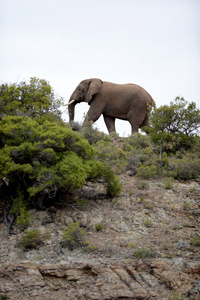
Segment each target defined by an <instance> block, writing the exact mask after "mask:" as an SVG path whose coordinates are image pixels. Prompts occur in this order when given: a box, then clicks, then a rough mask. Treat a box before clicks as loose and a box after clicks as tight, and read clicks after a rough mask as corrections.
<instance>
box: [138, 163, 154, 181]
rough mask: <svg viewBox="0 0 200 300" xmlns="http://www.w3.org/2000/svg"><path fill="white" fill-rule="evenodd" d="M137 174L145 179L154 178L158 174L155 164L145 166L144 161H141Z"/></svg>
mask: <svg viewBox="0 0 200 300" xmlns="http://www.w3.org/2000/svg"><path fill="white" fill-rule="evenodd" d="M137 174H138V176H140V177H142V178H145V179H150V178H154V177H156V175H157V168H156V166H155V165H152V166H144V165H143V164H142V163H140V166H139V168H138V170H137Z"/></svg>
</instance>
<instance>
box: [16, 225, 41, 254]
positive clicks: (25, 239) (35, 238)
mask: <svg viewBox="0 0 200 300" xmlns="http://www.w3.org/2000/svg"><path fill="white" fill-rule="evenodd" d="M41 243H42V240H41V238H40V231H39V230H37V229H33V230H25V231H24V234H23V236H22V239H21V241H20V245H19V246H20V248H22V249H23V250H24V251H27V250H30V249H34V248H37V247H38V246H39V245H40V244H41Z"/></svg>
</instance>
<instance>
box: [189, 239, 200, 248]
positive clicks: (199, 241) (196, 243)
mask: <svg viewBox="0 0 200 300" xmlns="http://www.w3.org/2000/svg"><path fill="white" fill-rule="evenodd" d="M190 245H192V246H195V247H200V236H196V237H195V238H193V239H191V240H190Z"/></svg>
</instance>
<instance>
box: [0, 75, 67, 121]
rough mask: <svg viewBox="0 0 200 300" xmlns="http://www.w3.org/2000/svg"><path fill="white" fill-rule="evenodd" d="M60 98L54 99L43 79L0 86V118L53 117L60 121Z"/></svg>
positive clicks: (51, 90) (49, 87)
mask: <svg viewBox="0 0 200 300" xmlns="http://www.w3.org/2000/svg"><path fill="white" fill-rule="evenodd" d="M62 103H63V99H62V98H55V95H54V91H53V89H52V87H51V86H50V84H49V83H48V82H47V81H46V80H43V79H38V78H35V77H32V78H30V80H29V82H28V83H26V82H25V81H22V82H20V83H19V84H2V85H1V86H0V112H1V113H0V118H2V117H3V116H4V115H5V114H6V115H15V116H29V117H31V118H35V117H37V116H40V117H41V116H43V115H45V116H51V117H52V116H53V117H54V118H57V119H60V118H61V112H60V111H59V109H58V108H59V107H60V106H61V105H62Z"/></svg>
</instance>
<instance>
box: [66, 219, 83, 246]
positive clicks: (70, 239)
mask: <svg viewBox="0 0 200 300" xmlns="http://www.w3.org/2000/svg"><path fill="white" fill-rule="evenodd" d="M85 234H86V233H85V231H84V230H82V229H81V228H80V225H79V222H77V223H72V224H69V225H68V228H67V230H66V231H64V232H63V236H62V238H63V244H62V245H63V246H67V247H68V248H69V249H70V250H73V249H75V248H78V247H81V246H83V245H84V239H83V237H84V235H85Z"/></svg>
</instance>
